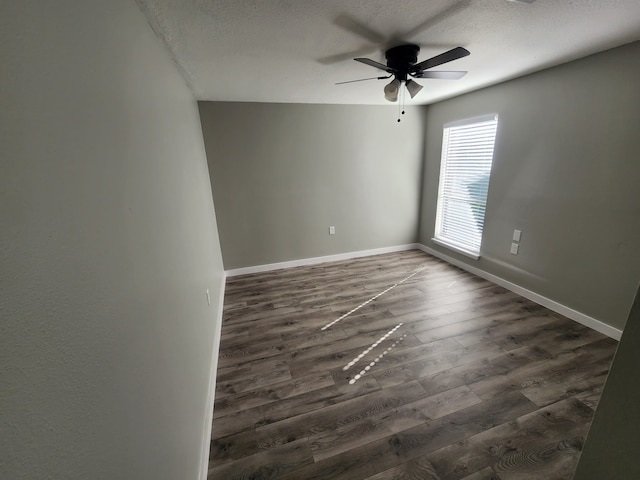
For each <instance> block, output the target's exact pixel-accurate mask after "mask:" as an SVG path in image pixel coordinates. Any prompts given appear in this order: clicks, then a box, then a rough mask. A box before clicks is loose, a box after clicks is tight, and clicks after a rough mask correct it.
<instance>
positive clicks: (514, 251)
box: [511, 243, 519, 255]
mask: <svg viewBox="0 0 640 480" xmlns="http://www.w3.org/2000/svg"><path fill="white" fill-rule="evenodd" d="M518 248H519V245H518V244H517V243H512V244H511V254H512V255H517V254H518Z"/></svg>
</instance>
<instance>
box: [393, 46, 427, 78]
mask: <svg viewBox="0 0 640 480" xmlns="http://www.w3.org/2000/svg"><path fill="white" fill-rule="evenodd" d="M419 52H420V47H419V46H417V45H399V46H397V47H393V48H390V49H389V50H387V51H386V53H385V58H386V59H387V66H388V67H389V68H392V69H394V70H395V71H397V72H398V73H397V74H396V78H397V79H398V80H401V81H406V80H407V75H408V74H409V70H410V69H411V66H412V65H415V63H416V62H417V61H418V53H419Z"/></svg>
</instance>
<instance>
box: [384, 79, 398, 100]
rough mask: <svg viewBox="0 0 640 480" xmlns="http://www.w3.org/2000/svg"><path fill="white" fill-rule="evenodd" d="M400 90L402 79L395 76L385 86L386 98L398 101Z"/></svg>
mask: <svg viewBox="0 0 640 480" xmlns="http://www.w3.org/2000/svg"><path fill="white" fill-rule="evenodd" d="M399 90H400V80H398V79H397V78H394V79H393V80H392V81H391V82H390V83H388V84H387V85H385V86H384V98H385V99H387V100H388V101H390V102H397V101H398V91H399Z"/></svg>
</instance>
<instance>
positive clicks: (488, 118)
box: [431, 113, 498, 260]
mask: <svg viewBox="0 0 640 480" xmlns="http://www.w3.org/2000/svg"><path fill="white" fill-rule="evenodd" d="M487 122H495V130H494V135H493V145H492V147H491V159H490V162H489V169H488V172H483V173H486V174H487V175H488V179H487V191H486V196H485V197H484V204H483V210H482V225H481V227H480V239H479V243H478V247H477V251H476V250H475V249H474V248H473V245H471V244H464V243H460V242H456V241H455V240H452V239H451V238H446V236H445V237H443V236H442V235H441V232H442V229H443V225H444V222H445V219H444V218H443V215H445V212H444V209H445V207H444V203H445V202H444V199H445V198H446V194H443V189H444V188H445V187H444V185H445V184H446V183H447V184H448V182H450V180H451V178H452V175H451V174H448V173H447V165H448V161H449V155H448V153H449V147H450V143H451V142H450V139H449V137H448V135H449V133H450V130H449V129H452V128H454V129H455V128H459V127H465V126H469V125H474V124H483V123H487ZM497 136H498V114H497V113H491V114H487V115H481V116H477V117H473V118H466V119H463V120H456V121H453V122H448V123H445V124H444V125H443V127H442V146H441V157H440V176H439V179H438V191H437V201H436V220H435V225H434V235H433V238H432V239H431V241H432V242H434V243H436V244H438V245H441V246H443V247H446V248H449V249H451V250H454V251H456V252H458V253H461V254H462V255H465V256H467V257H470V258H472V259H474V260H477V259H479V258H480V254H481V249H482V239H483V236H484V226H485V214H486V206H487V199H488V194H489V185H490V183H491V170H492V168H493V160H494V158H495V146H496V139H497ZM486 161H487V160H486V158H485V159H484V162H485V163H486Z"/></svg>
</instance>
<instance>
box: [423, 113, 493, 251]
mask: <svg viewBox="0 0 640 480" xmlns="http://www.w3.org/2000/svg"><path fill="white" fill-rule="evenodd" d="M497 128H498V116H497V115H487V116H484V117H479V118H472V119H469V120H462V121H459V122H452V123H448V124H446V125H445V126H444V132H443V137H442V159H441V161H440V186H439V187H438V207H437V211H436V228H435V238H434V239H433V240H434V242H436V243H439V244H441V245H444V246H446V247H449V248H453V249H454V250H458V251H459V252H461V253H464V254H466V255H468V256H471V257H473V258H478V257H479V256H480V244H481V243H482V228H483V227H484V213H485V206H486V204H487V192H488V190H489V176H490V174H491V162H492V161H493V146H494V143H495V138H496V130H497Z"/></svg>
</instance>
